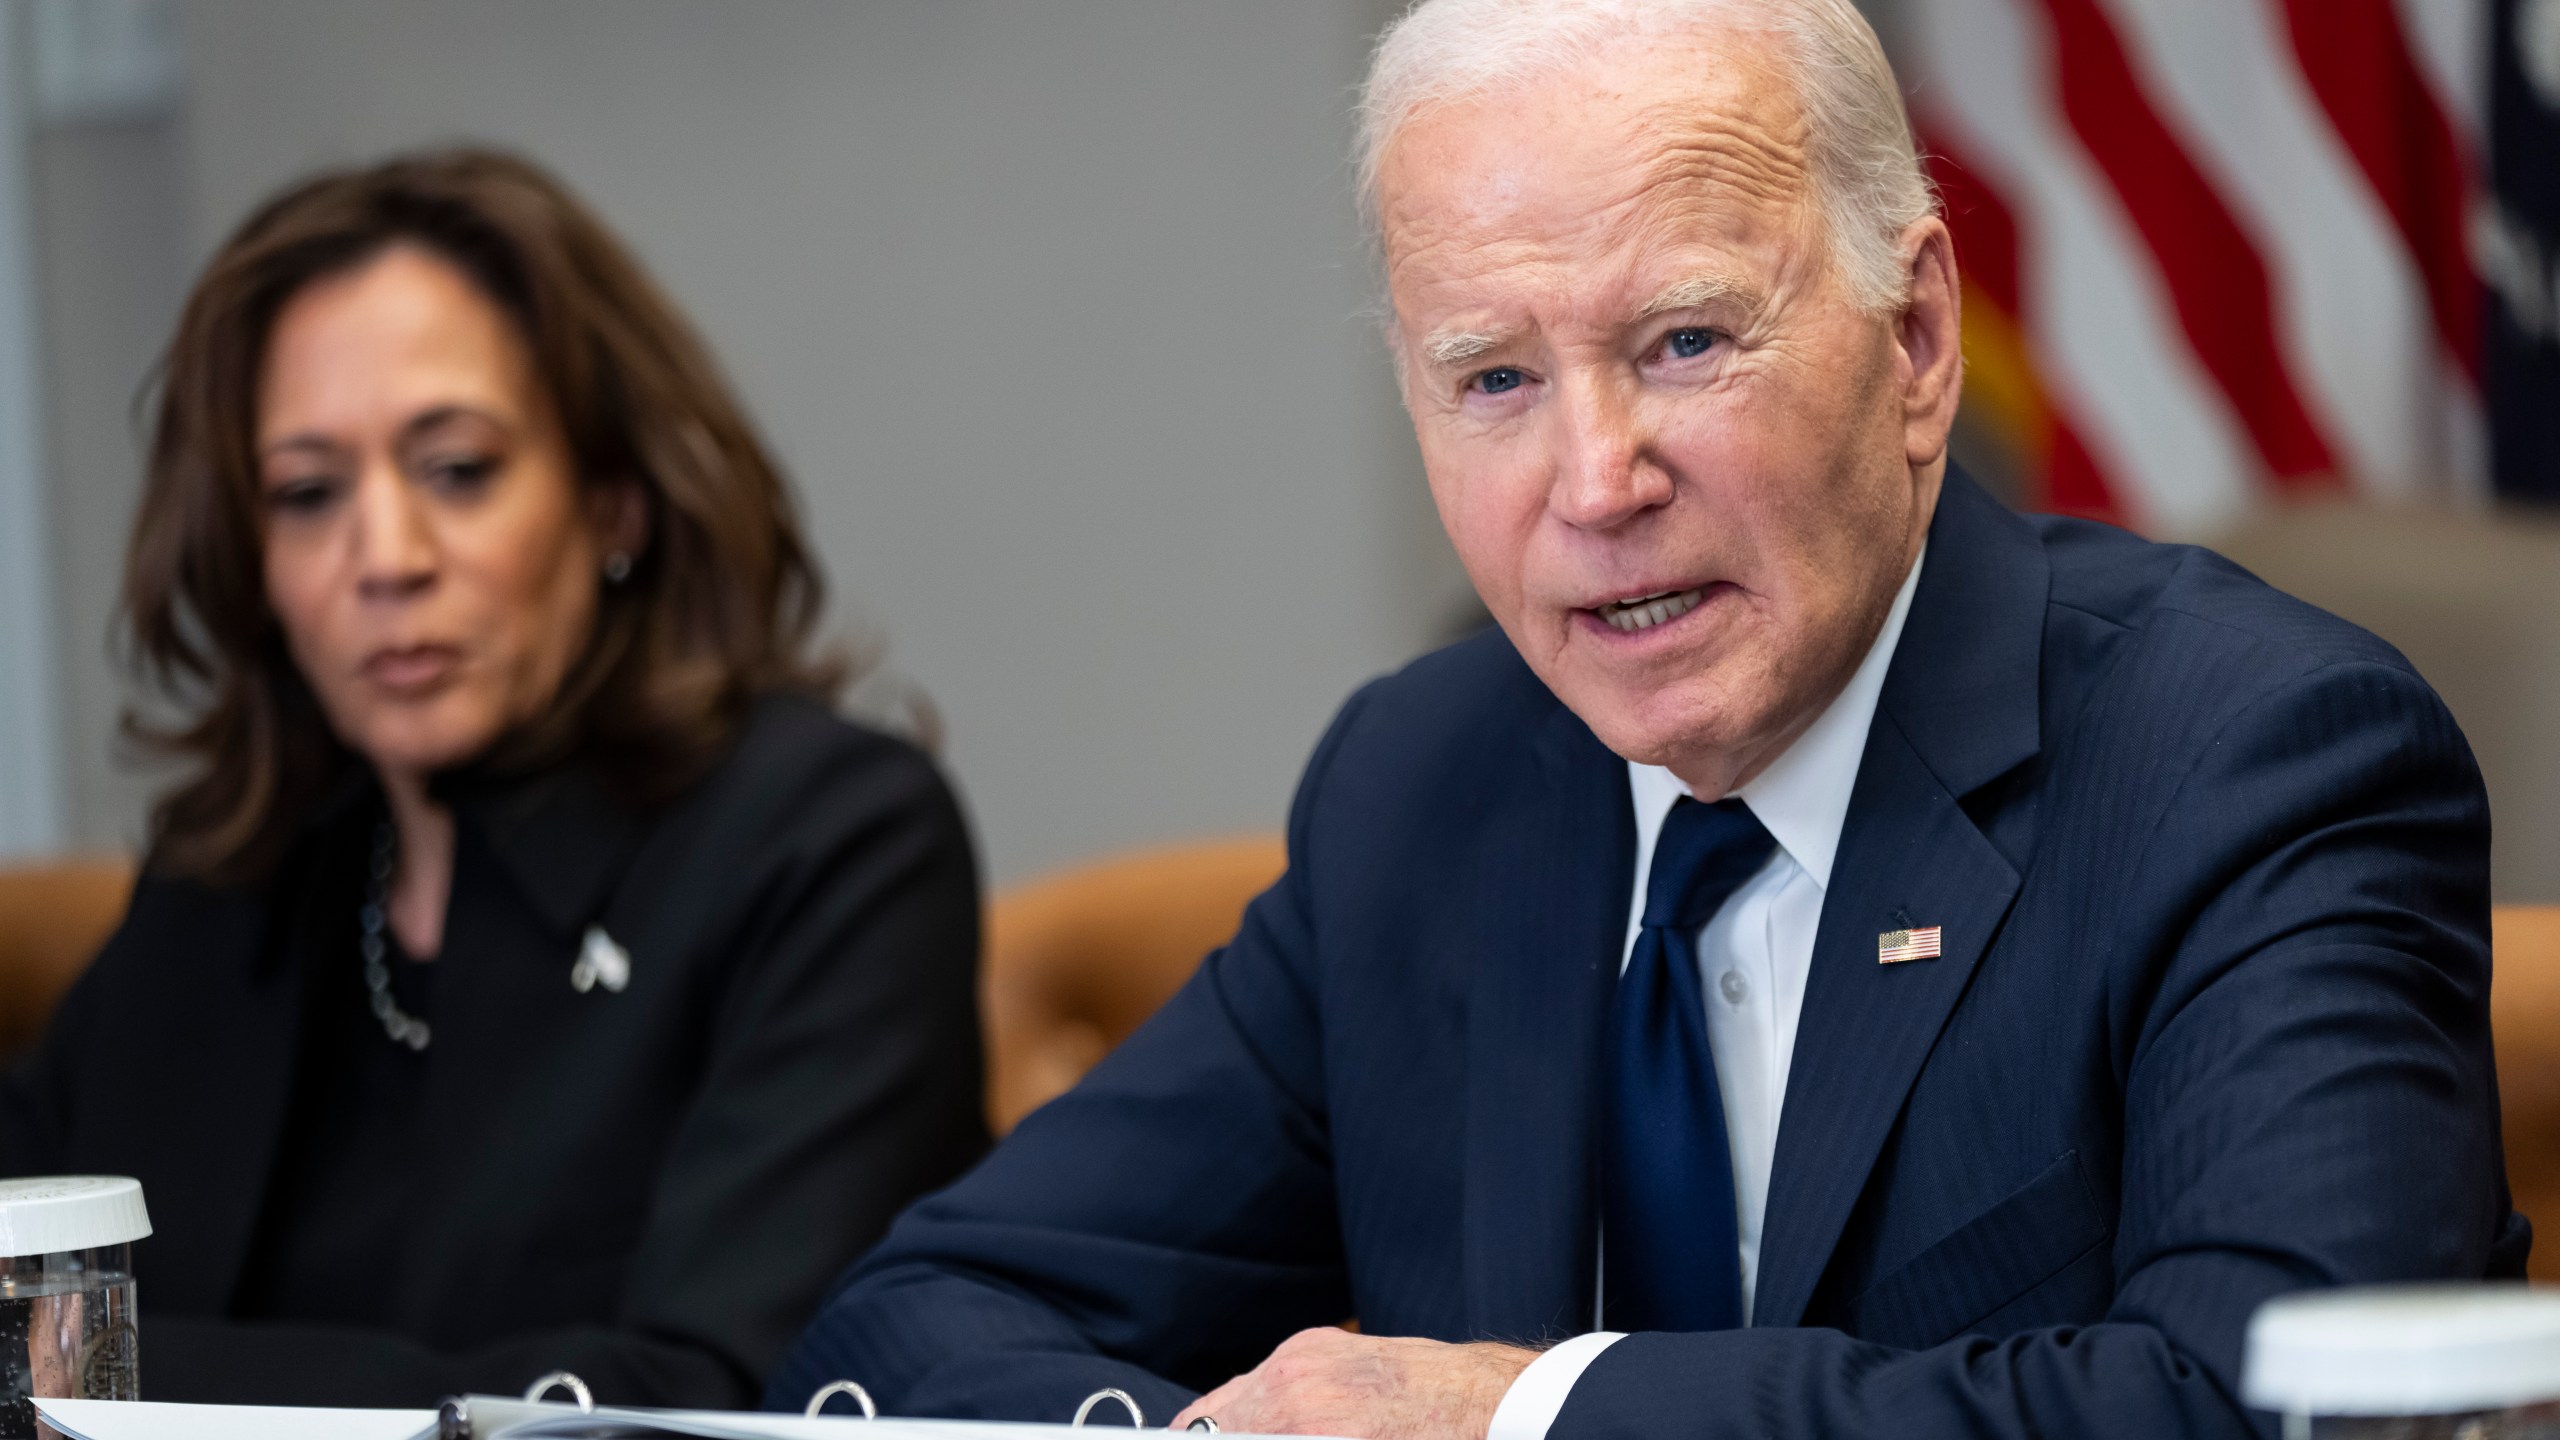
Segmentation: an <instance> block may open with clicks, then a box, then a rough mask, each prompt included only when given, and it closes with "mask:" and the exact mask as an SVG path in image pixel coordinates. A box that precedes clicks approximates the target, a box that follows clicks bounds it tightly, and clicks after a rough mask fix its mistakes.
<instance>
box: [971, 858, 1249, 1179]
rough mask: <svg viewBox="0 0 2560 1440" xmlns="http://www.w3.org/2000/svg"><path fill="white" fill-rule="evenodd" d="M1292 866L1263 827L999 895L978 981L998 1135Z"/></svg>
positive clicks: (1141, 1011) (1119, 1035) (1105, 1043)
mask: <svg viewBox="0 0 2560 1440" xmlns="http://www.w3.org/2000/svg"><path fill="white" fill-rule="evenodd" d="M1287 864H1288V855H1287V851H1286V848H1285V847H1284V846H1283V844H1282V842H1281V840H1280V837H1278V836H1276V835H1267V836H1253V837H1249V838H1244V839H1237V840H1223V841H1213V842H1208V843H1203V844H1195V845H1182V846H1175V847H1172V848H1169V849H1163V850H1148V851H1141V852H1137V853H1133V854H1127V855H1118V856H1112V857H1110V858H1107V859H1104V860H1100V861H1097V862H1095V863H1093V864H1090V865H1081V866H1078V867H1076V868H1074V869H1072V870H1064V871H1059V872H1056V873H1053V874H1050V875H1045V876H1042V877H1040V878H1038V879H1035V880H1032V881H1029V882H1027V883H1025V884H1022V885H1019V886H1016V887H1014V888H1013V889H1010V890H1008V891H1006V892H1005V893H1004V894H1002V895H999V896H997V897H996V900H995V903H994V904H993V905H992V906H991V907H990V908H989V912H988V916H987V964H986V970H985V972H984V974H983V976H982V977H981V980H980V984H979V1010H980V1014H981V1018H982V1020H983V1022H984V1024H985V1027H986V1037H987V1122H988V1124H989V1125H990V1126H992V1127H993V1128H994V1130H995V1132H996V1133H997V1134H999V1135H1001V1134H1003V1133H1004V1132H1006V1131H1007V1130H1010V1129H1012V1128H1013V1125H1014V1122H1015V1121H1017V1120H1020V1119H1021V1118H1022V1117H1023V1116H1025V1115H1027V1114H1029V1113H1030V1112H1031V1111H1033V1110H1034V1109H1037V1108H1038V1107H1039V1106H1041V1105H1043V1104H1045V1103H1047V1102H1048V1101H1049V1100H1051V1099H1053V1098H1055V1097H1056V1096H1058V1095H1059V1094H1061V1093H1063V1092H1064V1091H1065V1090H1066V1089H1067V1088H1068V1087H1069V1086H1072V1085H1074V1084H1075V1083H1076V1081H1078V1080H1079V1079H1082V1078H1083V1076H1084V1072H1085V1071H1087V1070H1090V1069H1092V1068H1093V1065H1094V1062H1096V1061H1098V1060H1100V1059H1101V1058H1102V1057H1103V1056H1104V1055H1106V1054H1108V1053H1109V1052H1110V1050H1111V1048H1112V1047H1113V1046H1115V1045H1117V1044H1119V1043H1120V1042H1121V1041H1122V1040H1125V1039H1127V1038H1128V1037H1129V1033H1130V1032H1131V1031H1133V1030H1135V1029H1137V1028H1138V1026H1139V1025H1140V1024H1141V1023H1143V1022H1144V1021H1145V1020H1146V1018H1147V1017H1148V1016H1150V1015H1152V1014H1154V1013H1155V1012H1156V1008H1157V1007H1158V1006H1160V1005H1162V1004H1164V1002H1165V1001H1166V1000H1168V999H1170V998H1171V997H1172V995H1173V992H1174V991H1176V990H1178V989H1180V988H1182V982H1184V981H1185V980H1188V979H1190V978H1191V972H1192V971H1194V970H1195V969H1197V968H1199V965H1200V961H1201V958H1202V957H1203V956H1205V955H1207V954H1208V953H1209V952H1210V951H1211V950H1213V949H1215V948H1217V947H1218V946H1220V945H1222V944H1225V943H1226V941H1227V940H1228V938H1229V937H1231V936H1233V935H1234V934H1235V931H1236V922H1237V921H1238V920H1239V919H1240V918H1241V917H1242V916H1243V914H1244V907H1245V903H1246V902H1247V901H1249V900H1251V899H1252V898H1253V897H1254V896H1256V895H1258V894H1260V893H1261V892H1262V891H1263V890H1265V889H1267V888H1269V886H1270V884H1271V882H1272V881H1274V880H1277V879H1278V878H1280V872H1281V871H1282V870H1283V869H1284V868H1286V867H1287Z"/></svg>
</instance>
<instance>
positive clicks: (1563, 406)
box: [1548, 376, 1671, 530]
mask: <svg viewBox="0 0 2560 1440" xmlns="http://www.w3.org/2000/svg"><path fill="white" fill-rule="evenodd" d="M1560 399H1561V402H1562V403H1560V404H1558V405H1557V406H1556V407H1555V409H1554V411H1553V412H1552V413H1553V415H1554V417H1555V419H1554V423H1555V425H1556V427H1557V431H1558V433H1557V437H1556V440H1557V444H1556V477H1555V486H1554V490H1553V492H1552V493H1551V494H1550V496H1549V499H1548V507H1549V508H1550V509H1552V510H1553V511H1554V512H1555V514H1556V517H1557V518H1558V519H1561V520H1563V521H1564V522H1565V523H1566V524H1568V525H1572V526H1576V527H1578V528H1580V529H1585V530H1606V529H1609V528H1611V527H1613V526H1616V525H1621V524H1624V523H1625V522H1627V521H1628V520H1631V519H1633V518H1634V517H1636V516H1637V515H1640V514H1642V513H1644V512H1645V511H1647V510H1650V509H1652V508H1654V507H1655V506H1657V505H1662V504H1667V503H1668V502H1669V501H1670V499H1671V476H1670V474H1669V473H1668V472H1666V471H1665V470H1664V469H1663V468H1662V466H1661V465H1660V464H1659V463H1657V462H1656V461H1655V460H1654V458H1653V456H1652V453H1651V446H1650V445H1649V444H1648V443H1647V440H1646V435H1645V432H1644V427H1643V422H1642V419H1641V417H1639V416H1638V414H1637V413H1636V408H1635V406H1634V405H1633V403H1631V402H1632V397H1630V396H1628V395H1627V394H1626V393H1625V392H1624V391H1623V390H1622V389H1621V387H1619V386H1618V385H1616V384H1613V383H1611V381H1610V380H1609V379H1608V378H1606V377H1602V376H1584V377H1573V378H1569V379H1568V380H1567V381H1566V383H1565V384H1564V385H1563V387H1562V388H1561V394H1560Z"/></svg>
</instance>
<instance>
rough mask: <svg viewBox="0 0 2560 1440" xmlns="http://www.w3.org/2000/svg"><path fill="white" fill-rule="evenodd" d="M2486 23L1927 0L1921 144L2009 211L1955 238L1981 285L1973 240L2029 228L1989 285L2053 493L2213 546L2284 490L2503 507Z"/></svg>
mask: <svg viewBox="0 0 2560 1440" xmlns="http://www.w3.org/2000/svg"><path fill="white" fill-rule="evenodd" d="M2485 4H2486V0H1909V5H1908V9H1909V17H1908V24H1907V27H1906V29H1907V33H1908V36H1909V39H1910V42H1911V47H1910V48H1911V53H1909V54H1906V55H1904V56H1902V57H1900V58H1901V60H1902V62H1903V65H1904V68H1905V71H1906V78H1907V79H1909V80H1910V81H1911V82H1912V99H1913V113H1914V118H1915V120H1916V121H1917V122H1918V125H1919V127H1920V130H1921V135H1922V141H1923V144H1924V145H1927V146H1930V147H1931V148H1933V149H1936V150H1938V151H1940V152H1942V154H1943V158H1944V160H1946V161H1949V162H1952V163H1953V164H1954V165H1956V166H1959V167H1961V169H1962V170H1963V171H1964V172H1965V175H1966V180H1967V186H1966V188H1967V190H1968V191H1969V192H1978V194H1977V195H1976V200H1977V203H1979V204H1988V205H1994V206H1996V207H1997V209H1998V210H1999V211H2001V212H2003V213H2002V214H2001V215H1999V216H1997V217H1993V219H1992V221H1991V223H1990V224H1989V225H1988V227H1986V225H1985V224H1984V223H1983V222H1982V218H1981V217H1978V216H1976V217H1970V218H1971V219H1972V220H1973V222H1974V223H1972V224H1970V225H1968V224H1962V223H1960V224H1958V225H1957V227H1956V228H1957V232H1958V237H1959V238H1958V255H1957V263H1958V265H1959V267H1960V268H1964V267H1966V266H1968V264H1969V263H1970V262H1971V258H1972V257H1969V256H1968V255H1967V254H1966V243H1965V236H1966V235H1967V233H1968V231H1969V230H1970V231H1972V232H1973V233H1976V234H1977V235H1979V234H1984V233H1989V234H1994V235H1996V234H1997V233H1998V227H1999V226H2001V225H2007V226H2011V227H2013V228H2014V230H2015V240H2014V249H2015V252H2016V253H2015V257H2014V259H2010V258H2007V257H2003V256H1998V255H1994V256H1991V257H1989V259H1990V260H1991V261H1992V263H1994V264H1997V265H2002V266H2013V267H2014V269H2015V271H2016V280H2015V290H2016V295H2015V310H2016V313H2015V315H2014V316H2013V317H2011V318H2013V319H2014V321H2015V323H2016V326H2017V328H2018V329H2019V331H2020V332H2021V333H2022V336H2023V342H2024V346H2025V349H2026V351H2027V355H2028V359H2029V363H2030V364H2031V365H2032V366H2033V368H2034V371H2035V379H2036V381H2037V383H2038V386H2039V388H2040V389H2041V391H2042V393H2043V396H2044V397H2045V400H2046V403H2047V405H2048V407H2049V409H2050V410H2051V412H2052V414H2051V421H2052V425H2053V429H2054V431H2055V434H2056V437H2057V439H2056V446H2055V452H2056V453H2055V455H2054V458H2053V462H2052V463H2053V465H2054V467H2055V478H2054V480H2053V484H2054V486H2055V488H2056V490H2057V492H2061V491H2065V490H2067V489H2068V488H2069V487H2071V486H2078V487H2079V488H2081V489H2083V490H2087V491H2090V492H2091V493H2098V492H2103V493H2104V494H2105V495H2106V496H2107V497H2108V499H2109V500H2110V501H2111V504H2110V505H2109V506H2107V507H2101V508H2111V509H2112V510H2113V511H2114V512H2115V513H2118V514H2120V515H2122V516H2123V517H2124V518H2126V519H2128V520H2129V521H2131V522H2132V523H2134V524H2137V525H2139V526H2142V527H2144V528H2148V529H2152V530H2155V531H2161V532H2167V533H2174V534H2210V533H2212V532H2213V531H2214V530H2215V529H2217V528H2219V527H2220V526H2222V525H2223V524H2225V523H2227V522H2229V521H2230V520H2231V519H2232V518H2234V517H2235V516H2236V515H2237V514H2238V513H2239V512H2241V511H2242V510H2243V509H2245V508H2246V507H2247V506H2249V505H2250V504H2251V503H2252V502H2254V501H2255V500H2257V499H2258V498H2259V497H2261V496H2263V495H2266V494H2269V493H2273V492H2276V491H2279V490H2288V489H2303V488H2324V487H2329V486H2333V485H2341V484H2343V485H2347V486H2351V487H2353V488H2354V489H2356V490H2358V491H2360V492H2363V493H2366V494H2370V495H2372V496H2374V497H2376V498H2381V499H2389V500H2412V499H2419V498H2426V497H2433V496H2439V495H2443V494H2446V493H2448V492H2455V493H2461V492H2467V491H2471V490H2473V489H2476V488H2477V487H2478V486H2479V485H2480V484H2481V481H2482V477H2483V476H2484V475H2485V471H2486V466H2485V463H2484V462H2483V458H2482V453H2481V452H2482V444H2481V434H2482V428H2483V427H2482V423H2481V408H2480V400H2479V389H2478V385H2479V377H2478V360H2477V355H2478V347H2477V344H2476V335H2477V327H2478V324H2479V318H2478V315H2477V314H2476V302H2475V297H2476V294H2477V291H2476V287H2475V283H2474V281H2473V279H2472V277H2471V275H2470V272H2469V268H2468V264H2467V262H2466V261H2465V259H2464V254H2463V247H2462V236H2463V226H2464V223H2465V219H2466V212H2467V207H2468V205H2469V204H2470V203H2471V201H2470V197H2471V196H2472V194H2473V193H2474V189H2475V181H2474V180H2473V178H2472V177H2473V175H2474V174H2475V173H2476V169H2475V163H2474V160H2473V157H2474V156H2475V155H2476V154H2477V153H2478V149H2479V147H2478V144H2477V142H2476V138H2475V137H2476V136H2477V134H2478V122H2477V118H2476V117H2477V116H2478V114H2479V95H2478V90H2479V82H2478V79H2477V77H2476V76H2474V75H2473V74H2472V71H2473V69H2474V68H2476V67H2475V66H2474V65H2473V64H2472V62H2471V61H2470V60H2469V59H2468V58H2466V57H2469V56H2472V55H2476V54H2477V53H2479V52H2478V50H2477V46H2478V43H2479V25H2480V24H2481V22H2482V18H2483V14H2484V12H2485ZM1941 172H1942V174H1943V173H1944V172H1945V166H1944V165H1942V166H1941ZM1950 198H1951V202H1952V200H1953V199H1954V197H1953V196H1951V197H1950ZM2004 243H2006V242H2004ZM1975 248H1976V249H1983V248H1993V249H1997V248H2000V247H1999V246H1996V245H1995V246H1991V247H1985V246H1982V245H1980V244H1977V245H1976V246H1975ZM2074 450H2076V451H2078V452H2079V454H2078V456H2077V458H2076V459H2075V458H2074V457H2073V451H2074ZM2066 461H2069V462H2070V463H2075V464H2082V465H2085V466H2086V467H2088V468H2089V469H2090V470H2091V471H2093V472H2094V473H2093V474H2092V475H2090V476H2088V477H2086V478H2083V479H2079V480H2070V479H2068V478H2067V477H2066V476H2064V475H2062V474H2061V473H2060V472H2061V470H2062V469H2063V467H2064V465H2065V462H2066ZM2062 498H2066V499H2067V498H2069V497H2068V496H2067V495H2065V496H2063V497H2062ZM2077 508H2091V507H2089V506H2087V505H2085V504H2084V505H2081V506H2079V507H2077Z"/></svg>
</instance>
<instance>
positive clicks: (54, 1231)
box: [0, 1175, 151, 1256]
mask: <svg viewBox="0 0 2560 1440" xmlns="http://www.w3.org/2000/svg"><path fill="white" fill-rule="evenodd" d="M150 1233H151V1216H150V1215H149V1214H147V1213H145V1212H144V1210H143V1208H142V1182H141V1181H139V1180H128V1179H126V1178H125V1177H123V1176H121V1175H47V1176H40V1177H38V1178H36V1179H33V1180H0V1256H17V1255H51V1254H53V1253H54V1252H55V1251H58V1250H88V1249H92V1248H94V1247H96V1246H100V1245H122V1244H124V1243H125V1242H127V1241H129V1240H139V1239H141V1238H142V1237H143V1236H145V1235H148V1234H150Z"/></svg>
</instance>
